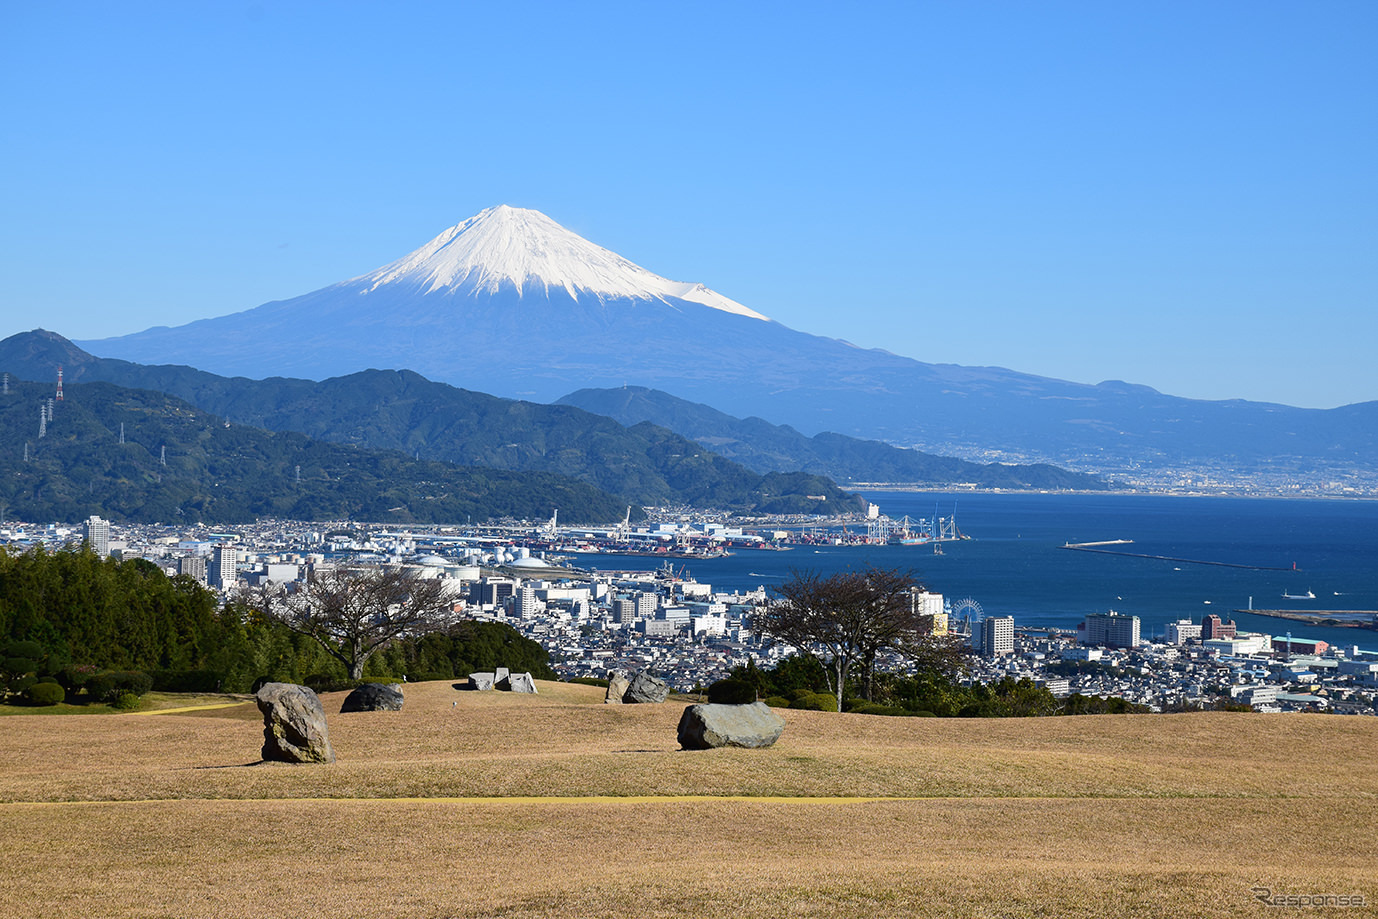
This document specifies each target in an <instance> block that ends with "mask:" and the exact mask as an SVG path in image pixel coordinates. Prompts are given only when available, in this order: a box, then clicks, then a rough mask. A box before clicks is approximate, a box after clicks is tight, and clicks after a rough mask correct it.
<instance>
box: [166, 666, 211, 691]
mask: <svg viewBox="0 0 1378 919" xmlns="http://www.w3.org/2000/svg"><path fill="white" fill-rule="evenodd" d="M149 677H150V678H151V679H152V681H153V688H154V689H156V690H157V691H158V692H219V691H220V684H221V682H222V680H223V679H224V674H222V673H220V672H219V671H216V670H155V671H153V672H152V673H150V674H149Z"/></svg>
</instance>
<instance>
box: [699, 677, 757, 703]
mask: <svg viewBox="0 0 1378 919" xmlns="http://www.w3.org/2000/svg"><path fill="white" fill-rule="evenodd" d="M708 701H709V702H712V703H713V704H714V705H748V704H750V703H752V702H755V701H756V687H755V686H752V685H751V684H750V683H748V682H747V681H746V680H733V679H727V680H718V682H716V683H714V684H713V685H712V686H709V687H708Z"/></svg>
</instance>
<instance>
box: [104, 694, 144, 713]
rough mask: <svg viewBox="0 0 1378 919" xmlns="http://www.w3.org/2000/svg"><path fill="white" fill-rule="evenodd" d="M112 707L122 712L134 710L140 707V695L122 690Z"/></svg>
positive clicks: (111, 704)
mask: <svg viewBox="0 0 1378 919" xmlns="http://www.w3.org/2000/svg"><path fill="white" fill-rule="evenodd" d="M110 707H111V708H113V709H116V710H117V711H121V712H132V711H134V709H136V708H138V707H139V697H138V696H136V695H134V693H132V692H122V693H120V694H119V695H117V696H115V699H114V701H113V702H111V703H110Z"/></svg>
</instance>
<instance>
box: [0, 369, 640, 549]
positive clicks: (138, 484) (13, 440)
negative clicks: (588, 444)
mask: <svg viewBox="0 0 1378 919" xmlns="http://www.w3.org/2000/svg"><path fill="white" fill-rule="evenodd" d="M6 388H7V392H5V393H4V394H3V395H0V436H3V446H2V447H0V518H3V519H11V520H12V519H15V518H18V519H20V520H29V521H43V520H67V521H76V520H82V519H84V518H86V517H89V516H90V515H92V514H99V515H100V516H102V517H105V518H107V519H111V520H115V521H118V522H139V523H156V522H162V523H189V522H202V523H210V524H216V523H244V522H250V521H253V520H256V519H259V518H265V517H277V518H286V519H295V520H339V519H351V520H364V521H375V522H390V523H463V522H464V521H466V520H468V519H471V518H472V519H473V520H474V521H475V522H481V521H486V520H488V519H490V518H495V517H514V518H518V519H529V520H543V519H545V518H546V517H548V516H549V515H550V512H551V508H553V507H559V508H560V509H561V516H562V518H563V519H568V520H570V521H571V522H586V523H596V522H603V521H611V520H615V519H621V516H622V514H623V512H624V510H625V505H623V504H622V501H621V499H620V498H617V497H614V496H613V495H610V494H608V493H607V492H605V491H602V490H600V489H598V488H595V487H593V486H592V485H588V484H586V483H584V482H578V481H575V480H574V479H571V478H569V477H567V476H560V475H554V474H551V473H547V472H511V471H502V470H496V469H475V468H469V467H462V466H457V465H454V464H452V463H443V462H428V461H417V460H414V459H411V458H410V457H407V456H406V455H405V454H402V453H398V452H396V451H387V450H360V449H356V448H353V447H347V446H341V445H338V444H328V443H324V442H322V441H319V440H312V439H311V438H309V437H305V436H303V435H301V434H296V433H291V432H281V433H272V432H269V431H264V430H262V429H259V428H254V427H249V426H247V425H241V424H229V425H226V424H225V423H224V422H223V421H222V420H221V419H219V418H217V417H215V416H213V415H210V414H208V413H206V412H202V411H198V410H197V409H195V408H193V407H192V406H190V405H188V404H187V403H185V402H183V401H182V400H180V399H177V398H174V397H172V396H169V395H166V394H164V393H158V392H151V391H149V390H143V389H129V388H125V387H122V386H116V385H114V384H112V383H99V382H92V383H82V384H75V385H71V386H66V387H64V389H65V391H66V392H65V398H64V399H63V401H61V402H55V403H54V404H53V407H52V417H51V419H50V420H49V419H46V418H45V419H43V420H40V411H42V410H43V409H42V408H40V406H43V407H46V405H47V401H48V399H50V398H52V397H53V386H52V384H50V383H41V384H40V383H30V382H26V381H19V380H15V379H10V380H9V382H8V384H7V387H6Z"/></svg>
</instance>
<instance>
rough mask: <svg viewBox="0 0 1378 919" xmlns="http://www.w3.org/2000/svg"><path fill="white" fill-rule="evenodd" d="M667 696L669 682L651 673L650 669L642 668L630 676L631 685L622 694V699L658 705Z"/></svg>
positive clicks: (668, 693) (668, 694)
mask: <svg viewBox="0 0 1378 919" xmlns="http://www.w3.org/2000/svg"><path fill="white" fill-rule="evenodd" d="M669 696H670V684H668V683H666V682H665V681H664V680H662V679H661V678H660V677H657V676H654V675H652V673H651V671H649V670H643V671H641V672H640V673H638V674H637V675H636V676H634V677H633V678H632V682H631V685H629V686H628V687H627V691H626V692H624V693H623V694H622V701H623V702H629V703H630V702H638V703H642V704H657V705H658V704H659V703H661V702H664V701H665V700H666V699H667V698H669Z"/></svg>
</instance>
